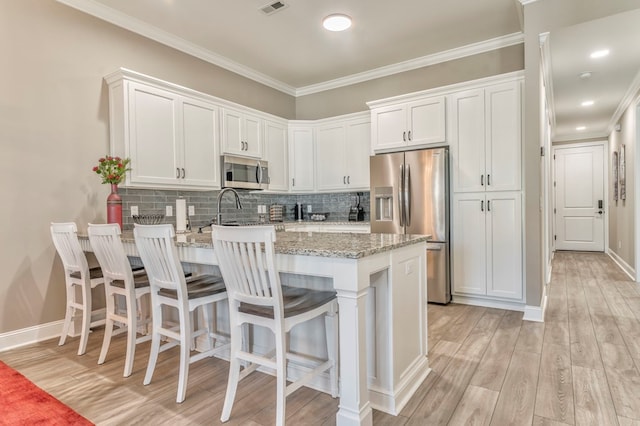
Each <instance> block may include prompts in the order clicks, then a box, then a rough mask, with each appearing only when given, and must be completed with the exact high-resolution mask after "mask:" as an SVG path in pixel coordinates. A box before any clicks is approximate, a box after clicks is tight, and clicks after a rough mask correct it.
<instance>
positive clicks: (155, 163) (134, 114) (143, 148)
mask: <svg viewBox="0 0 640 426" xmlns="http://www.w3.org/2000/svg"><path fill="white" fill-rule="evenodd" d="M178 108H179V101H178V100H177V99H176V96H175V95H174V94H173V93H170V92H167V91H164V90H160V89H157V88H153V87H148V86H144V85H139V84H136V83H130V85H129V128H128V131H129V144H130V146H129V156H130V157H131V183H132V184H139V183H141V184H145V183H152V184H161V185H162V184H165V185H167V184H168V185H175V184H176V183H177V181H178V178H179V176H178V173H180V170H179V169H180V167H181V165H180V164H179V163H178V161H177V158H176V155H175V154H176V153H177V152H178V151H179V149H180V147H179V141H178V140H177V139H176V117H177V109H178Z"/></svg>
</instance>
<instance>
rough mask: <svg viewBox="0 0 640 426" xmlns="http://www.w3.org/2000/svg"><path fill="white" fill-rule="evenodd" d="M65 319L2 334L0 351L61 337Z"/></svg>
mask: <svg viewBox="0 0 640 426" xmlns="http://www.w3.org/2000/svg"><path fill="white" fill-rule="evenodd" d="M63 323H64V321H62V320H60V321H54V322H50V323H47V324H40V325H36V326H33V327H27V328H23V329H20V330H15V331H10V332H8V333H2V334H0V352H2V351H7V350H9V349H14V348H18V347H20V346H25V345H30V344H32V343H38V342H42V341H43V340H49V339H53V338H58V337H60V333H62V325H63Z"/></svg>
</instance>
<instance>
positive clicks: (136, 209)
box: [131, 206, 138, 216]
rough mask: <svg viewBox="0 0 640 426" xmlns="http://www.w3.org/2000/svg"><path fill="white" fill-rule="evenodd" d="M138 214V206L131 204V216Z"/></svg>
mask: <svg viewBox="0 0 640 426" xmlns="http://www.w3.org/2000/svg"><path fill="white" fill-rule="evenodd" d="M137 215H138V206H131V216H137Z"/></svg>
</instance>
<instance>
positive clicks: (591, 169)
mask: <svg viewBox="0 0 640 426" xmlns="http://www.w3.org/2000/svg"><path fill="white" fill-rule="evenodd" d="M554 167H555V194H556V200H555V201H556V207H555V225H556V228H555V229H556V235H555V238H556V249H557V250H583V251H604V226H605V209H604V207H605V204H604V202H605V201H604V200H605V194H604V143H598V144H591V145H580V146H567V147H557V148H555V149H554Z"/></svg>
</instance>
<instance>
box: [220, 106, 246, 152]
mask: <svg viewBox="0 0 640 426" xmlns="http://www.w3.org/2000/svg"><path fill="white" fill-rule="evenodd" d="M242 125H243V123H242V114H241V113H240V112H238V111H234V110H230V109H225V110H223V112H222V151H223V152H224V153H225V154H235V155H244V141H243V140H242V133H243V132H242Z"/></svg>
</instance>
